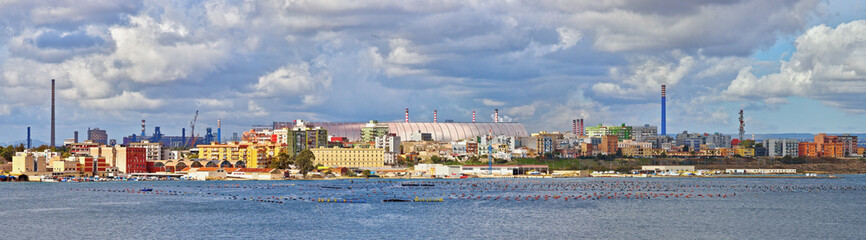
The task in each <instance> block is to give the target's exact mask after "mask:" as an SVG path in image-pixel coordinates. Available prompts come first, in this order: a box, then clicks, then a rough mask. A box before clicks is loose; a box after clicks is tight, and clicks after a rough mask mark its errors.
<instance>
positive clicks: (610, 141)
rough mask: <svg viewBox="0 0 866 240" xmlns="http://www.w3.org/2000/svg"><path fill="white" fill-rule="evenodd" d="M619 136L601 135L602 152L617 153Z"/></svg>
mask: <svg viewBox="0 0 866 240" xmlns="http://www.w3.org/2000/svg"><path fill="white" fill-rule="evenodd" d="M618 140H619V137H617V136H616V135H604V136H602V137H601V146H599V148H600V149H601V151H602V152H604V153H605V154H608V155H613V154H616V148H617V141H618Z"/></svg>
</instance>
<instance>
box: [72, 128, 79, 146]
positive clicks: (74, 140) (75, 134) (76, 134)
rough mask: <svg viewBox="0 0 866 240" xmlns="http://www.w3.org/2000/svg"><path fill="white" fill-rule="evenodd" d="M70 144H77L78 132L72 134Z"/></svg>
mask: <svg viewBox="0 0 866 240" xmlns="http://www.w3.org/2000/svg"><path fill="white" fill-rule="evenodd" d="M72 142H74V143H78V131H75V132H73V133H72Z"/></svg>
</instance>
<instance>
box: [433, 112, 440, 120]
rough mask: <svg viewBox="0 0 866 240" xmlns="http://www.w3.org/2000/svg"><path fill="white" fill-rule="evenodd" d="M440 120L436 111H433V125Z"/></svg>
mask: <svg viewBox="0 0 866 240" xmlns="http://www.w3.org/2000/svg"><path fill="white" fill-rule="evenodd" d="M438 120H439V116H438V115H437V113H436V110H435V109H434V110H433V123H436V122H437V121H438Z"/></svg>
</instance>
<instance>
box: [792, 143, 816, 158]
mask: <svg viewBox="0 0 866 240" xmlns="http://www.w3.org/2000/svg"><path fill="white" fill-rule="evenodd" d="M797 150H798V151H797V154H798V155H800V156H801V157H818V144H817V143H810V142H801V143H800V145H799V146H798V147H797Z"/></svg>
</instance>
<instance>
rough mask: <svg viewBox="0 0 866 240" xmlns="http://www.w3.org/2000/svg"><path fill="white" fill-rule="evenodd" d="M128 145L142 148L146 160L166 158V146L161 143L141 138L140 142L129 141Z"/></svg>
mask: <svg viewBox="0 0 866 240" xmlns="http://www.w3.org/2000/svg"><path fill="white" fill-rule="evenodd" d="M129 146H130V147H139V148H144V151H145V158H146V159H147V160H148V161H156V160H165V159H168V148H166V147H164V146H163V145H162V143H158V142H154V143H152V142H150V141H148V140H143V141H141V142H133V143H129Z"/></svg>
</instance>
